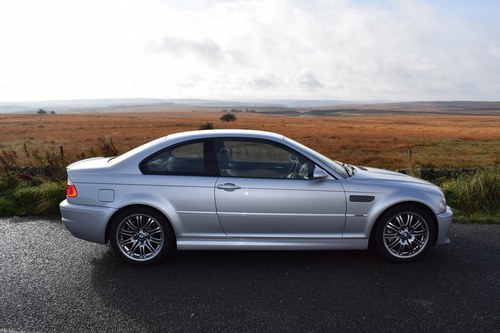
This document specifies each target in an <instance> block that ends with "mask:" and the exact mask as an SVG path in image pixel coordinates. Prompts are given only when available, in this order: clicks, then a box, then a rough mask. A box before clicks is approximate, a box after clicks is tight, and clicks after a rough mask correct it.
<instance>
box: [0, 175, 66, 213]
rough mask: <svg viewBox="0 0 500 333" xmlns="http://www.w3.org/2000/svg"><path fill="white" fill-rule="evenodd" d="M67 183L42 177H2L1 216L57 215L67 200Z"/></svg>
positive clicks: (0, 184)
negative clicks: (63, 201) (61, 203)
mask: <svg viewBox="0 0 500 333" xmlns="http://www.w3.org/2000/svg"><path fill="white" fill-rule="evenodd" d="M65 186H66V185H65V183H64V182H63V181H51V180H47V179H43V178H41V177H34V178H31V179H23V178H22V177H19V175H16V174H14V173H9V174H3V175H1V176H0V216H28V215H43V216H46V215H57V214H59V203H60V202H61V201H62V200H64V199H65Z"/></svg>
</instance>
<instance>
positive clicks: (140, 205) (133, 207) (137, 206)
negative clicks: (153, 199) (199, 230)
mask: <svg viewBox="0 0 500 333" xmlns="http://www.w3.org/2000/svg"><path fill="white" fill-rule="evenodd" d="M140 208H146V209H151V210H154V211H155V212H157V213H158V214H160V215H161V216H163V217H164V218H165V220H166V221H167V224H168V226H169V227H170V229H171V231H172V234H173V235H174V237H177V234H176V233H175V229H174V227H173V225H172V222H171V221H170V219H169V218H168V216H167V215H166V214H165V213H164V212H162V211H161V210H160V209H158V208H156V207H154V206H150V205H145V204H132V205H128V206H123V207H121V208H120V209H118V210H117V211H116V212H114V213H113V215H111V217H110V218H109V220H108V223H107V225H106V231H105V234H104V237H105V242H106V243H107V242H108V241H109V238H110V235H109V234H110V229H111V225H112V224H113V220H114V219H115V218H116V216H118V215H119V214H121V213H122V212H123V211H125V210H129V209H140ZM174 248H177V242H175V241H174Z"/></svg>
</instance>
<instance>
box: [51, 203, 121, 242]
mask: <svg viewBox="0 0 500 333" xmlns="http://www.w3.org/2000/svg"><path fill="white" fill-rule="evenodd" d="M59 209H60V210H61V215H62V222H63V224H64V226H65V227H66V228H67V229H68V230H69V231H70V232H71V233H72V234H73V236H75V237H77V238H80V239H84V240H86V241H89V242H94V243H101V244H106V242H107V241H106V226H107V224H108V221H109V219H110V218H111V216H113V214H114V213H115V212H116V209H114V208H109V207H102V206H86V205H75V204H70V203H68V201H67V200H64V201H63V202H61V204H60V205H59Z"/></svg>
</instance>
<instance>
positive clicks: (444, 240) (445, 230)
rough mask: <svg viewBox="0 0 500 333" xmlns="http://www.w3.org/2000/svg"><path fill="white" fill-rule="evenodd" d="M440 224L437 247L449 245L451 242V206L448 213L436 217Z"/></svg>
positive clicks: (447, 210)
mask: <svg viewBox="0 0 500 333" xmlns="http://www.w3.org/2000/svg"><path fill="white" fill-rule="evenodd" d="M436 218H437V222H438V236H437V239H436V245H445V244H449V243H450V242H451V241H450V227H451V222H452V221H453V212H452V211H451V208H450V207H449V206H446V211H445V212H443V213H441V214H438V215H436Z"/></svg>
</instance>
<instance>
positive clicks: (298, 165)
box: [215, 139, 346, 238]
mask: <svg viewBox="0 0 500 333" xmlns="http://www.w3.org/2000/svg"><path fill="white" fill-rule="evenodd" d="M216 154H217V160H218V165H219V169H220V170H219V172H220V175H221V177H220V178H219V179H218V180H217V182H216V186H215V202H216V207H217V215H218V218H219V221H220V223H221V225H222V228H223V230H224V232H225V233H226V234H227V235H228V236H229V237H259V238H263V237H266V238H282V237H286V238H339V237H342V233H343V230H344V225H345V212H346V199H345V193H344V190H343V187H342V185H341V184H340V183H339V182H338V181H337V180H336V179H334V178H333V177H327V178H324V179H313V173H314V169H315V168H319V167H318V166H316V165H315V164H314V163H312V162H311V161H309V160H307V159H306V158H304V157H303V156H301V155H300V154H299V153H297V152H295V151H292V150H291V149H289V148H287V147H284V146H281V145H279V144H277V143H275V142H272V141H262V140H248V139H227V140H219V141H218V142H217V143H216Z"/></svg>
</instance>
